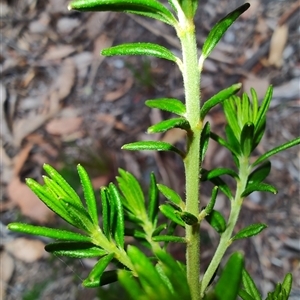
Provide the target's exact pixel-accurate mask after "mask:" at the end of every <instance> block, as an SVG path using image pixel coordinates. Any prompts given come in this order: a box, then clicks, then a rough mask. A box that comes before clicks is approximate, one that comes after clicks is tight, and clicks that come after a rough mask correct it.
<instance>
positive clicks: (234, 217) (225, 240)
mask: <svg viewBox="0 0 300 300" xmlns="http://www.w3.org/2000/svg"><path fill="white" fill-rule="evenodd" d="M239 163H240V171H239V178H240V180H239V181H238V183H237V188H236V194H235V199H234V200H233V201H232V202H231V211H230V215H229V218H228V222H227V228H226V230H225V231H224V232H223V233H222V235H221V239H220V242H219V245H218V248H217V250H216V252H215V254H214V256H213V258H212V260H211V262H210V265H209V266H208V268H207V270H206V272H205V274H204V276H203V279H202V281H201V296H202V297H203V296H204V292H205V289H206V288H207V286H208V284H209V282H210V280H211V278H212V277H213V275H214V273H215V272H216V270H217V268H218V266H219V264H220V262H221V260H222V258H223V256H224V254H225V252H226V250H227V248H228V247H229V246H230V245H231V243H232V241H231V237H232V233H233V230H234V228H235V225H236V223H237V221H238V217H239V214H240V210H241V207H242V204H243V200H244V198H242V197H241V194H242V193H243V191H244V190H245V187H246V185H247V179H248V176H249V174H250V170H251V167H250V166H249V158H247V157H241V158H240V159H239Z"/></svg>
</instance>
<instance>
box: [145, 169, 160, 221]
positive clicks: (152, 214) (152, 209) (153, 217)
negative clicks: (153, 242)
mask: <svg viewBox="0 0 300 300" xmlns="http://www.w3.org/2000/svg"><path fill="white" fill-rule="evenodd" d="M158 204H159V193H158V188H157V185H156V178H155V175H154V173H151V175H150V188H149V204H148V216H149V220H150V221H151V222H152V224H153V225H154V226H155V225H156V223H157V218H158V215H157V214H158Z"/></svg>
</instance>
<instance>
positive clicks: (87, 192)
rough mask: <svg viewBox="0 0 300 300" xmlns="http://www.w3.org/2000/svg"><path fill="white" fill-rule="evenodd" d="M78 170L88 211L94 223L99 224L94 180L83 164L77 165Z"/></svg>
mask: <svg viewBox="0 0 300 300" xmlns="http://www.w3.org/2000/svg"><path fill="white" fill-rule="evenodd" d="M77 171H78V174H79V177H80V181H81V185H82V189H83V194H84V199H85V201H86V205H87V210H88V213H89V215H90V217H91V219H92V222H93V224H94V225H96V226H97V225H98V222H99V220H98V212H97V202H96V198H95V193H94V189H93V186H92V182H91V180H90V178H89V175H88V174H87V172H86V170H85V169H84V168H83V167H82V166H81V165H78V166H77Z"/></svg>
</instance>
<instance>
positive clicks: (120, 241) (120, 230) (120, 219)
mask: <svg viewBox="0 0 300 300" xmlns="http://www.w3.org/2000/svg"><path fill="white" fill-rule="evenodd" d="M109 192H110V195H111V199H112V201H114V203H115V208H116V225H115V228H114V229H115V232H114V238H115V241H116V244H117V246H118V247H119V248H121V249H123V248H124V212H123V206H122V201H121V196H120V194H119V192H118V190H117V188H116V186H115V185H114V184H113V183H110V184H109Z"/></svg>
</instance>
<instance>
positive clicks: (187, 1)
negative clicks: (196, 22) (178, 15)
mask: <svg viewBox="0 0 300 300" xmlns="http://www.w3.org/2000/svg"><path fill="white" fill-rule="evenodd" d="M178 2H179V3H180V6H181V8H182V10H183V12H184V14H185V16H186V18H187V19H193V17H194V15H195V13H196V11H197V7H198V2H199V0H178Z"/></svg>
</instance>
